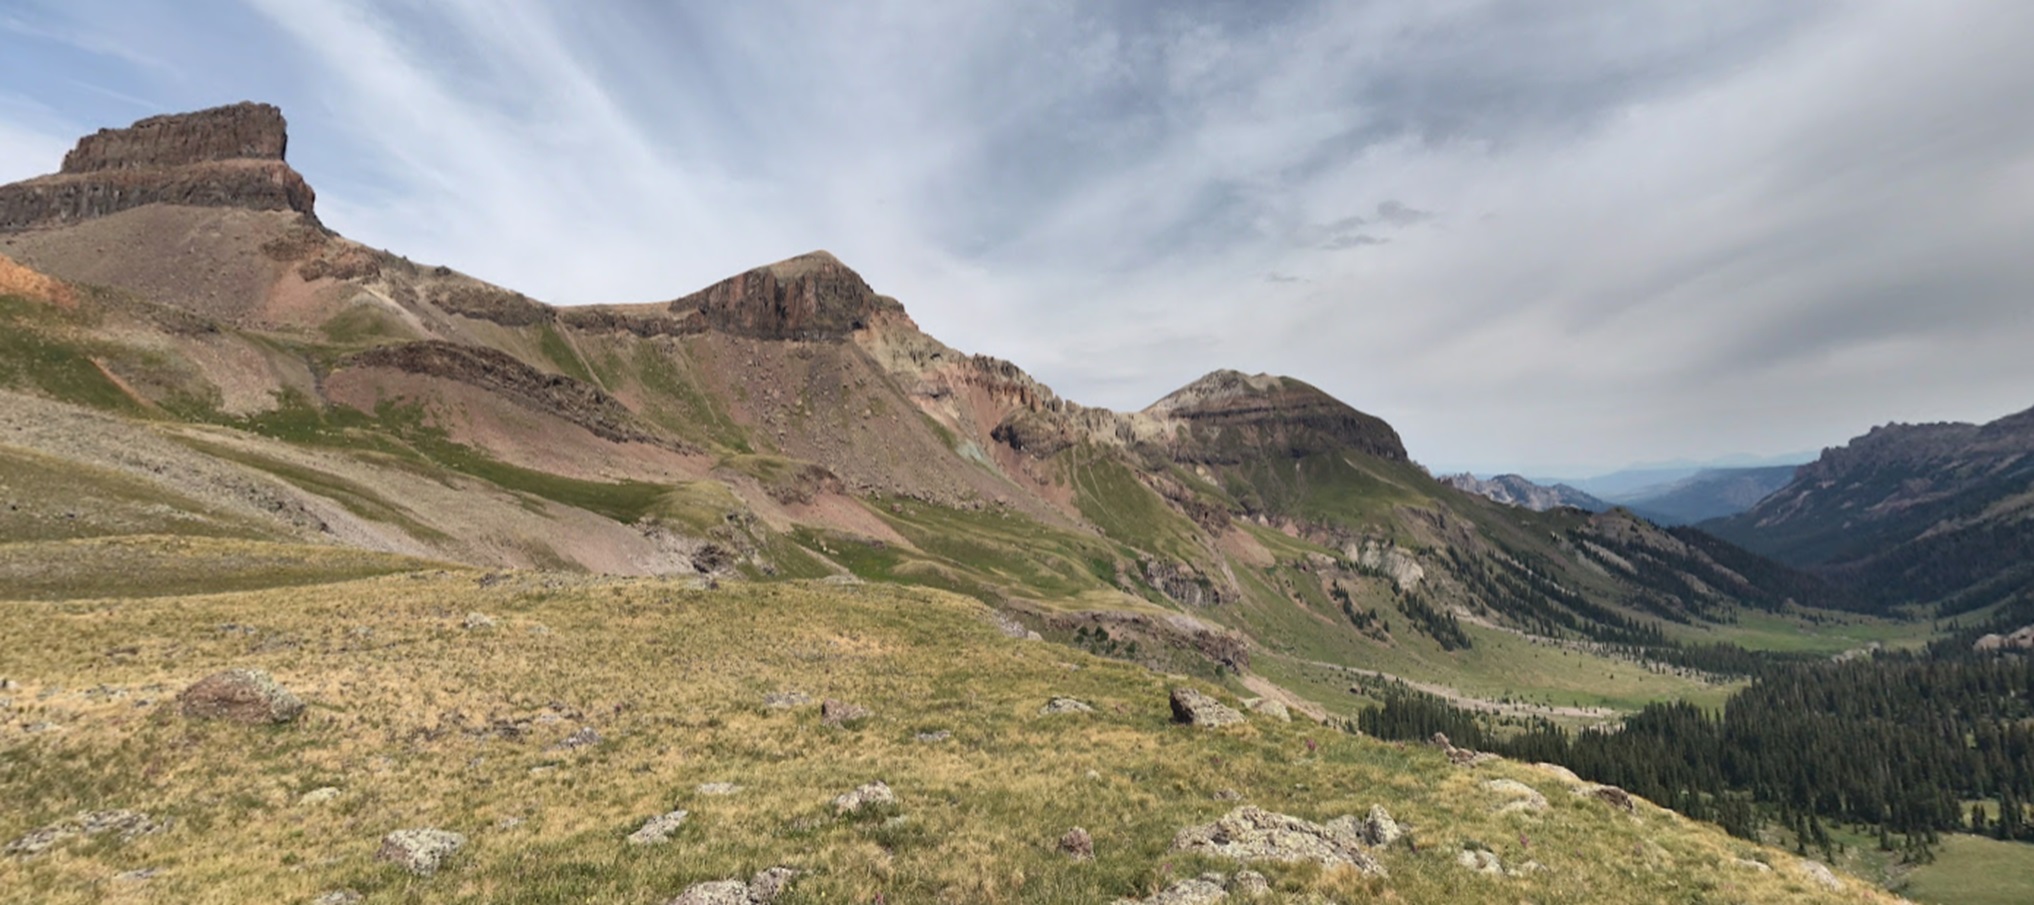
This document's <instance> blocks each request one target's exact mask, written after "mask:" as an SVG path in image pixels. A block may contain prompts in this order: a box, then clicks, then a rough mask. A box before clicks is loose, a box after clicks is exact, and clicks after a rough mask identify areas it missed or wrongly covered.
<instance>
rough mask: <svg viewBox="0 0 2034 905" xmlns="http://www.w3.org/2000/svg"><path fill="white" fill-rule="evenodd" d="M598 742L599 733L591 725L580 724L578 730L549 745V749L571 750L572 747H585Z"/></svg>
mask: <svg viewBox="0 0 2034 905" xmlns="http://www.w3.org/2000/svg"><path fill="white" fill-rule="evenodd" d="M598 744H600V733H599V732H598V731H596V730H595V729H594V728H593V727H592V726H581V727H579V729H578V731H576V732H573V733H572V734H571V735H568V736H565V737H564V738H561V739H559V740H558V743H557V744H555V745H552V746H551V750H553V751H571V750H573V749H574V748H586V747H590V746H593V745H598Z"/></svg>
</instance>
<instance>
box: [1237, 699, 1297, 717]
mask: <svg viewBox="0 0 2034 905" xmlns="http://www.w3.org/2000/svg"><path fill="white" fill-rule="evenodd" d="M1243 706H1245V707H1248V708H1250V710H1251V712H1253V713H1261V714H1264V715H1265V716H1268V717H1271V718H1272V719H1274V720H1278V721H1279V722H1282V723H1290V722H1292V709H1291V708H1289V707H1287V706H1285V702H1284V701H1281V700H1278V699H1276V698H1251V699H1250V700H1248V701H1244V702H1243Z"/></svg>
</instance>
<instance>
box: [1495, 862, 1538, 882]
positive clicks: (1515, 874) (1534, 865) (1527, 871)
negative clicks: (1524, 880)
mask: <svg viewBox="0 0 2034 905" xmlns="http://www.w3.org/2000/svg"><path fill="white" fill-rule="evenodd" d="M1546 869H1547V866H1546V865H1544V864H1541V863H1540V862H1538V861H1527V862H1526V863H1524V864H1521V865H1519V866H1517V867H1507V868H1505V869H1504V875H1505V876H1507V877H1510V878H1512V879H1514V880H1516V879H1518V878H1519V877H1530V876H1532V875H1533V874H1536V873H1539V872H1540V871H1543V870H1546Z"/></svg>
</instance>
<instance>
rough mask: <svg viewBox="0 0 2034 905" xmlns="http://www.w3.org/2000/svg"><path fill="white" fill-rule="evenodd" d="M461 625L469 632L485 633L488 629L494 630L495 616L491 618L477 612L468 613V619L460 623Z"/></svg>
mask: <svg viewBox="0 0 2034 905" xmlns="http://www.w3.org/2000/svg"><path fill="white" fill-rule="evenodd" d="M459 624H460V625H462V626H465V628H466V630H467V631H483V630H486V629H491V628H494V624H495V623H494V617H493V616H489V615H488V614H486V613H479V612H475V613H467V614H466V619H465V620H464V621H462V622H460V623H459Z"/></svg>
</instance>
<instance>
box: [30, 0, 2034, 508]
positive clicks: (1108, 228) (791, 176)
mask: <svg viewBox="0 0 2034 905" xmlns="http://www.w3.org/2000/svg"><path fill="white" fill-rule="evenodd" d="M2029 47H2034V3H2026V2H2021V0H1996V2H1982V0H1928V2H1920V0H1910V2H1890V0H1889V2H1870V0H1846V2H1828V3H1816V2H1773V0H1744V2H1728V0H1702V2H1697V0H1688V2H1682V3H1669V2H1658V3H1652V2H1647V3H1633V2H1628V0H1604V2H1582V0H1576V2H1561V3H1527V2H1476V0H1403V2H1369V3H1359V2H1318V3H1308V2H1290V3H1281V2H1262V0H1259V2H1201V3H1175V2H1166V3H1157V2H1152V3H1106V2H1082V3H1075V2H1058V0H1050V2H1039V0H1032V2H1002V3H974V2H964V0H924V2H852V3H844V2H810V3H764V2H753V3H724V2H704V0H703V2H666V3H623V2H619V0H617V2H601V3H586V2H569V0H556V2H539V0H451V2H445V0H436V2H424V0H380V2H375V0H357V2H337V0H332V2H321V0H179V2H175V3H171V2H167V0H165V2H159V3H142V2H127V0H6V2H5V3H4V4H0V181H11V180H13V179H18V178H23V177H27V176H31V175H35V174H38V173H43V172H49V171H51V170H54V169H55V168H56V165H57V163H58V161H59V159H60V158H61V156H62V153H63V151H64V150H65V149H67V148H68V147H69V146H70V144H71V142H72V141H73V140H75V138H76V137H77V136H78V135H80V134H83V133H85V132H89V131H91V130H93V129H97V128H99V127H102V126H109V125H125V124H126V123H128V122H131V121H132V120H134V119H137V118H140V117H142V116H146V115H151V114H155V113H162V112H171V111H178V110H186V109H195V108H199V107H205V106H211V105H215V104H220V103H227V102H232V101H238V100H242V99H255V100H263V101H269V102H272V103H276V104H278V105H281V106H282V107H283V109H284V112H285V113H286V115H287V116H288V117H289V120H290V131H291V142H290V160H291V162H292V163H294V164H295V165H296V166H297V168H298V169H299V170H301V171H303V173H304V174H305V175H306V177H307V178H308V179H309V180H310V181H311V183H312V185H313V186H314V187H316V189H317V191H318V209H319V213H320V215H321V216H322V217H323V219H324V220H325V222H326V223H327V224H329V225H331V226H332V227H334V228H336V229H338V230H339V231H341V232H343V233H345V234H346V235H348V236H350V237H352V238H354V239H358V240H360V241H363V242H366V243H369V244H371V245H375V246H379V247H385V248H389V249H391V250H393V251H396V252H398V253H401V254H405V255H408V256H409V257H411V258H413V259H415V260H419V261H426V262H431V263H446V264H450V265H452V266H454V267H456V268H459V269H461V270H464V271H467V272H469V273H472V274H474V275H476V276H479V277H482V278H484V279H488V280H492V281H494V282H498V283H502V284H504V285H507V286H510V287H513V288H516V289H520V290H522V291H525V292H528V293H530V294H531V295H534V296H538V297H541V298H544V299H546V300H549V301H553V302H557V303H561V304H573V303H585V302H603V301H647V300H658V299H668V298H672V297H675V296H678V295H681V294H684V293H686V292H689V291H691V290H694V289H697V288H699V287H701V286H703V285H706V284H708V283H710V282H713V281H714V280H717V279H720V278H722V277H725V276H728V275H730V274H733V273H735V272H738V271H741V270H743V269H746V268H748V267H751V266H755V265H757V264H762V263H766V262H769V261H773V260H776V259H779V258H784V257H788V256H790V255H793V254H797V253H800V252H804V251H807V250H810V249H814V248H825V249H828V250H831V251H833V252H834V253H836V254H838V255H839V256H840V257H841V258H842V259H843V260H845V261H846V262H847V263H848V264H849V265H850V266H852V267H854V268H856V269H857V270H858V271H860V272H861V273H862V275H863V276H864V277H866V278H867V279H868V280H869V282H870V283H871V284H872V285H874V286H875V287H876V289H877V290H878V291H880V292H884V293H887V294H890V295H894V296H897V297H898V298H899V299H900V300H902V301H903V302H904V304H905V305H906V307H907V308H908V309H909V310H910V311H911V313H912V315H913V316H914V317H915V318H916V319H917V320H918V322H919V324H920V325H921V326H923V327H924V328H925V329H926V330H927V331H928V332H930V333H932V334H933V335H935V336H938V337H940V338H941V339H943V340H945V341H947V342H948V343H950V344H952V345H955V346H957V347H959V348H962V349H965V350H968V351H973V352H983V353H988V354H993V355H997V356H1000V357H1003V358H1008V359H1011V360H1013V361H1015V362H1017V363H1018V364H1020V365H1022V366H1023V367H1025V368H1026V369H1028V370H1029V371H1031V372H1032V373H1033V374H1034V375H1036V376H1038V377H1039V378H1040V379H1042V380H1044V381H1046V382H1047V383H1049V384H1051V385H1053V386H1054V387H1055V388H1056V389H1058V390H1059V391H1060V392H1061V394H1062V395H1065V396H1067V397H1069V398H1072V399H1074V400H1076V401H1079V402H1083V403H1088V404H1094V405H1106V406H1110V407H1113V408H1121V409H1135V408H1142V407H1143V406H1145V405H1147V404H1149V403H1150V402H1152V401H1153V400H1155V399H1156V398H1158V397H1159V396H1161V395H1163V394H1165V393H1166V392H1168V391H1170V390H1172V389H1173V388H1175V387H1177V386H1179V385H1180V384H1183V383H1185V382H1187V381H1189V380H1191V379H1193V378H1194V377H1196V376H1198V375H1200V374H1201V373H1203V372H1206V371H1209V370H1212V369H1215V368H1221V367H1231V368H1238V369H1242V370H1246V371H1271V372H1276V373H1282V374H1290V375H1293V376H1296V377H1299V378H1301V379H1304V380H1307V381H1309V382H1311V383H1314V384H1316V385H1318V386H1320V387H1321V388H1323V389H1325V390H1328V391H1329V392H1331V393H1333V394H1335V395H1336V396H1338V397H1340V398H1342V399H1344V400H1346V401H1348V402H1349V403H1350V404H1352V405H1355V406H1356V407H1358V408H1361V409H1364V410H1366V411H1369V412H1372V413H1375V414H1377V415H1380V416H1382V417H1384V418H1386V419H1387V420H1389V421H1390V422H1391V423H1392V424H1394V425H1395V426H1397V427H1398V428H1399V430H1400V432H1401V433H1402V434H1403V435H1404V436H1405V438H1406V441H1407V444H1408V446H1409V447H1410V448H1411V450H1412V453H1413V456H1414V457H1415V458H1416V459H1419V460H1420V461H1422V462H1424V463H1426V464H1427V465H1429V466H1431V467H1434V468H1436V469H1447V470H1456V469H1462V468H1473V469H1475V470H1477V471H1482V472H1490V471H1524V472H1528V473H1535V474H1586V473H1590V472H1595V471H1603V470H1608V469H1611V468H1615V467H1618V466H1621V465H1625V464H1628V463H1632V462H1640V461H1659V460H1669V459H1694V460H1702V459H1709V458H1714V457H1720V456H1724V455H1728V454H1733V453H1750V454H1758V455H1767V454H1776V453H1786V452H1793V451H1800V450H1813V449H1816V448H1819V447H1821V446H1824V445H1829V444H1835V443H1840V442H1842V441H1843V440H1845V439H1846V438H1848V437H1850V436H1852V435H1854V434H1857V433H1861V432H1862V431H1863V430H1864V429H1865V428H1867V427H1869V426H1870V425H1873V424H1878V423H1883V422H1886V421H1890V420H1901V421H1918V420H1949V419H1956V420H1988V419H1990V418H1994V417H1997V416H2000V415H2003V414H2007V413H2009V412H2013V411H2018V410H2021V409H2024V408H2027V407H2029V406H2030V405H2034V115H2030V113H2029V111H2034V53H2030V52H2029V51H2028V48H2029Z"/></svg>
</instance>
